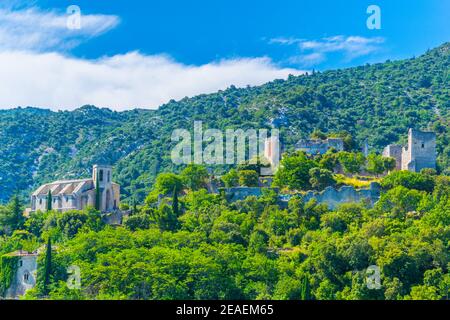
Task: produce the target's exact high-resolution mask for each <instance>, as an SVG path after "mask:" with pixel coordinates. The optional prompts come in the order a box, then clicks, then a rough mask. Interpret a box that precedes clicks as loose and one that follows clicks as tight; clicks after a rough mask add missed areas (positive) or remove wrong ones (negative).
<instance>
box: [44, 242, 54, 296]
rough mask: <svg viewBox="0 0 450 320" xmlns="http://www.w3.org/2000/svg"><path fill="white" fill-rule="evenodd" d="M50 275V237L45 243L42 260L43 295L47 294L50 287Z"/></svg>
mask: <svg viewBox="0 0 450 320" xmlns="http://www.w3.org/2000/svg"><path fill="white" fill-rule="evenodd" d="M51 274H52V241H51V239H50V237H49V238H48V241H47V248H46V252H45V260H44V279H43V281H44V283H43V294H44V295H47V294H48V292H49V285H50V275H51Z"/></svg>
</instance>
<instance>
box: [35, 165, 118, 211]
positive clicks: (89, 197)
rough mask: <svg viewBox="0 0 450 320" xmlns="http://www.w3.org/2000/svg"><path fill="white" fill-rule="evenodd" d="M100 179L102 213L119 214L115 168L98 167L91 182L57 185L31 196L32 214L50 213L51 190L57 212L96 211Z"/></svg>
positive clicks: (66, 182) (52, 184)
mask: <svg viewBox="0 0 450 320" xmlns="http://www.w3.org/2000/svg"><path fill="white" fill-rule="evenodd" d="M97 178H98V181H99V187H100V195H101V196H100V198H101V200H100V210H101V211H102V212H105V213H106V212H114V211H116V210H117V209H118V208H119V203H120V186H119V185H118V184H117V183H114V182H112V180H111V179H112V167H111V166H101V165H95V166H94V168H93V170H92V178H91V179H81V180H66V181H55V182H52V183H47V184H44V185H42V186H41V187H39V188H38V189H37V190H36V191H35V192H34V193H33V194H32V195H31V209H30V210H28V211H29V212H35V211H39V210H40V211H46V210H47V197H48V193H49V190H50V192H51V194H52V209H53V210H57V211H59V212H65V211H68V210H83V209H84V208H86V207H87V206H93V207H94V206H95V195H96V191H95V186H96V181H97Z"/></svg>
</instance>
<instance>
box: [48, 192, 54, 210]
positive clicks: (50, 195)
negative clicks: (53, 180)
mask: <svg viewBox="0 0 450 320" xmlns="http://www.w3.org/2000/svg"><path fill="white" fill-rule="evenodd" d="M52 204H53V200H52V191H51V190H48V194H47V211H52Z"/></svg>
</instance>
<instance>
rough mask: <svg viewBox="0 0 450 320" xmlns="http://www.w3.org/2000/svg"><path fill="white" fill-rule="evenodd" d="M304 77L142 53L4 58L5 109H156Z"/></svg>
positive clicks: (252, 61) (255, 65)
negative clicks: (182, 61)
mask: <svg viewBox="0 0 450 320" xmlns="http://www.w3.org/2000/svg"><path fill="white" fill-rule="evenodd" d="M301 73H302V71H299V70H295V69H282V68H278V67H277V66H276V65H274V64H273V63H272V62H271V60H270V59H268V58H246V59H233V60H223V61H220V62H214V63H209V64H205V65H201V66H189V65H184V64H180V63H177V62H175V61H173V60H171V59H170V58H168V57H166V56H162V55H157V56H146V55H142V54H139V53H137V52H132V53H128V54H125V55H118V56H113V57H105V58H102V59H99V60H83V59H75V58H69V57H66V56H63V55H61V54H57V53H30V52H18V51H14V52H0V83H1V84H2V85H1V86H0V109H1V108H3V109H4V108H11V107H16V106H40V107H49V108H51V109H54V110H60V109H64V110H71V109H74V108H77V107H80V106H82V105H85V104H93V105H96V106H101V107H109V108H112V109H115V110H124V109H131V108H134V107H139V108H152V109H153V108H157V107H158V106H159V105H161V104H162V103H165V102H167V101H169V100H170V99H180V98H183V97H185V96H194V95H197V94H201V93H212V92H215V91H217V90H221V89H226V88H227V87H229V86H230V85H232V84H233V85H235V86H237V87H243V86H247V85H260V84H263V83H265V82H268V81H271V80H273V79H280V78H286V77H287V76H288V75H289V74H294V75H298V74H301Z"/></svg>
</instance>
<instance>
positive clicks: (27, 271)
mask: <svg viewBox="0 0 450 320" xmlns="http://www.w3.org/2000/svg"><path fill="white" fill-rule="evenodd" d="M10 255H13V256H15V257H18V261H17V263H18V266H17V269H16V274H15V275H14V276H13V279H12V281H11V285H10V286H9V288H8V289H7V290H6V293H5V298H6V299H17V298H19V297H20V296H23V295H24V294H25V293H26V292H27V291H28V290H30V289H33V288H34V287H35V285H36V275H37V258H38V253H37V252H33V253H29V252H25V251H17V252H14V253H11V254H10Z"/></svg>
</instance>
